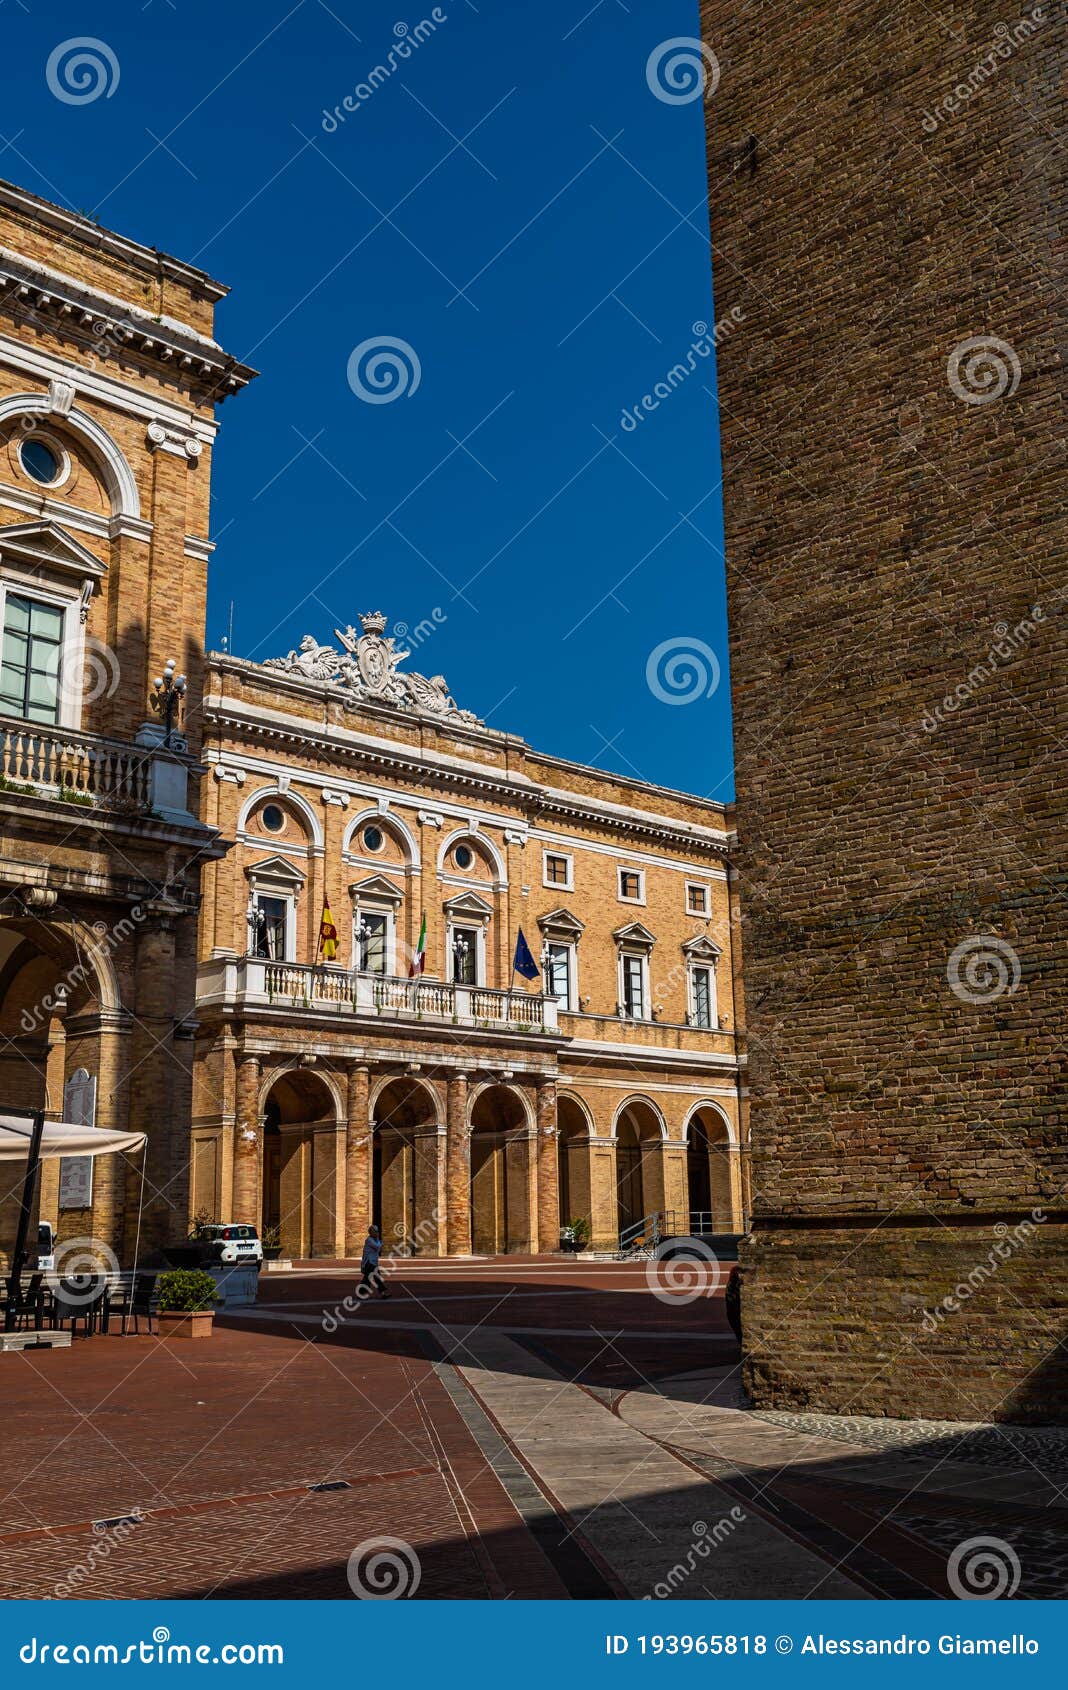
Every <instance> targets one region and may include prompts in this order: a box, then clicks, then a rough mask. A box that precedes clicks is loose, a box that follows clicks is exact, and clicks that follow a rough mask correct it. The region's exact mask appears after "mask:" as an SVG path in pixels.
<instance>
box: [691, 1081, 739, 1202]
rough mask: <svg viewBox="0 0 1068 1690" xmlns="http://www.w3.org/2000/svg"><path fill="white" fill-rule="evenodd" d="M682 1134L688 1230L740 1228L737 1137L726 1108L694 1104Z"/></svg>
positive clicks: (717, 1105)
mask: <svg viewBox="0 0 1068 1690" xmlns="http://www.w3.org/2000/svg"><path fill="white" fill-rule="evenodd" d="M683 1137H684V1138H685V1141H686V1185H687V1193H688V1202H689V1209H690V1231H691V1232H694V1233H698V1234H700V1233H712V1232H738V1231H740V1230H741V1224H740V1195H741V1192H740V1184H739V1178H740V1166H739V1155H738V1139H737V1134H736V1132H735V1130H734V1128H733V1125H732V1123H731V1120H730V1118H729V1116H728V1115H727V1113H726V1111H725V1110H724V1109H722V1108H721V1107H720V1105H719V1104H718V1103H713V1102H711V1101H709V1100H705V1101H702V1102H699V1103H695V1104H694V1105H693V1108H692V1109H691V1110H690V1111H689V1113H688V1115H687V1117H686V1122H685V1126H684V1128H683Z"/></svg>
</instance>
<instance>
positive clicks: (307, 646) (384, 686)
mask: <svg viewBox="0 0 1068 1690" xmlns="http://www.w3.org/2000/svg"><path fill="white" fill-rule="evenodd" d="M360 626H361V628H362V629H363V632H362V633H361V634H358V633H357V632H356V630H355V628H354V627H353V626H352V624H351V623H350V624H349V626H348V627H347V628H345V629H341V628H335V629H334V634H335V636H336V638H337V639H338V640H340V642H341V648H342V649H341V650H340V651H338V650H337V649H336V648H335V647H334V646H332V645H320V644H319V641H318V640H317V639H315V637H314V636H313V635H312V634H305V636H304V638H303V639H302V640H301V642H300V645H299V647H298V648H297V649H296V650H295V651H291V652H289V653H288V654H287V656H285V657H269V658H268V659H267V661H266V663H265V664H264V668H265V669H278V670H281V671H282V672H283V673H284V674H286V675H293V676H294V677H296V678H297V679H299V680H305V681H322V682H324V683H326V684H327V685H329V686H337V687H342V688H343V689H344V690H345V692H347V693H348V694H349V695H350V697H352V698H353V699H354V700H358V701H359V702H366V703H372V704H389V705H393V706H394V707H395V708H396V709H399V710H409V711H412V712H413V713H414V714H416V715H419V716H447V717H448V718H449V720H450V721H453V722H467V723H471V724H473V725H475V726H481V723H480V722H479V718H478V717H477V716H475V715H474V714H473V713H472V712H471V711H470V710H461V709H459V707H458V706H457V704H456V702H455V700H454V699H453V698H452V697H451V696H450V694H449V688H448V684H447V683H446V680H445V677H444V675H431V676H430V677H429V678H428V677H427V676H426V675H420V674H418V673H417V671H415V670H411V671H408V670H404V671H402V669H401V667H400V665H401V664H402V663H403V662H404V660H405V658H407V657H410V656H411V652H409V651H398V650H397V642H396V640H395V639H391V638H389V637H387V635H386V618H385V617H384V616H383V614H382V612H381V611H380V610H375V611H368V612H367V614H366V615H364V616H361V617H360Z"/></svg>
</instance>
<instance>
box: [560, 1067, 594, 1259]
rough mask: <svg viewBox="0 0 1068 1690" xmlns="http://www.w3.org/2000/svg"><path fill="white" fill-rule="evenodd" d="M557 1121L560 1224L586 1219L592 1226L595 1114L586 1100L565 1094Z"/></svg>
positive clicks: (562, 1093)
mask: <svg viewBox="0 0 1068 1690" xmlns="http://www.w3.org/2000/svg"><path fill="white" fill-rule="evenodd" d="M556 1120H557V1142H556V1153H557V1169H558V1172H557V1180H558V1189H559V1192H560V1221H561V1224H562V1225H564V1226H566V1225H567V1223H568V1222H569V1221H577V1220H585V1221H587V1222H589V1223H590V1226H591V1227H592V1224H593V1212H592V1211H593V1203H592V1191H591V1187H590V1156H591V1151H590V1143H589V1141H590V1137H591V1135H592V1134H593V1132H594V1130H595V1128H594V1120H593V1114H592V1112H591V1110H590V1107H589V1105H588V1104H587V1103H586V1101H585V1100H584V1099H583V1098H581V1097H578V1096H577V1095H576V1094H575V1093H574V1092H569V1091H562V1092H560V1093H559V1094H558V1096H557V1100H556Z"/></svg>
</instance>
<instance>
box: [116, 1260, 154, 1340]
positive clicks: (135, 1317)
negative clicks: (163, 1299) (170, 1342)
mask: <svg viewBox="0 0 1068 1690" xmlns="http://www.w3.org/2000/svg"><path fill="white" fill-rule="evenodd" d="M158 1278H159V1275H158V1274H155V1273H135V1274H133V1275H132V1276H131V1279H130V1283H129V1284H128V1285H120V1286H118V1287H117V1289H116V1292H115V1293H114V1294H112V1296H111V1297H110V1299H109V1304H108V1312H109V1314H118V1315H121V1316H122V1327H121V1331H122V1336H123V1337H124V1338H125V1336H126V1322H127V1321H128V1320H132V1321H133V1329H134V1333H135V1335H136V1334H137V1333H138V1331H139V1327H138V1322H139V1320H140V1318H141V1316H142V1315H143V1316H144V1318H145V1320H146V1321H147V1322H148V1330H149V1332H151V1331H152V1315H153V1312H154V1311H153V1307H152V1304H153V1302H154V1300H155V1295H156V1280H157V1279H158Z"/></svg>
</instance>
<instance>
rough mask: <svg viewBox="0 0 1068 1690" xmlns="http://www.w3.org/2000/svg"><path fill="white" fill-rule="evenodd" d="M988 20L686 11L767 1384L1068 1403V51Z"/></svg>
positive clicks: (915, 14) (992, 1405)
mask: <svg viewBox="0 0 1068 1690" xmlns="http://www.w3.org/2000/svg"><path fill="white" fill-rule="evenodd" d="M1004 17H1005V14H1004V11H1003V8H999V7H995V6H994V5H985V6H976V5H963V6H958V7H955V8H953V11H952V14H949V13H945V12H944V11H939V10H938V9H933V10H932V9H931V8H929V7H927V6H924V5H921V4H919V3H913V0H906V3H905V4H903V5H884V4H880V5H877V6H872V5H871V4H870V3H867V0H864V3H860V0H854V3H849V4H843V5H841V6H839V7H836V8H826V7H819V8H817V7H814V6H811V5H800V6H795V7H780V6H761V7H759V8H758V7H748V8H745V9H739V8H737V7H735V6H732V5H727V4H726V3H725V0H705V3H704V4H703V6H702V21H703V32H704V37H705V41H706V43H707V44H708V45H709V46H710V47H711V48H712V50H713V51H714V53H715V54H716V57H717V60H718V62H719V65H720V70H721V75H720V79H719V83H718V87H717V88H716V90H715V93H714V95H713V96H712V97H711V98H709V99H708V101H707V106H706V111H707V123H708V157H709V173H710V200H711V223H712V244H713V267H714V278H715V287H716V311H717V315H718V316H720V317H722V315H723V313H724V312H728V311H730V310H731V309H732V308H733V307H739V308H740V309H741V311H742V312H743V313H744V329H743V330H742V331H740V332H738V333H735V334H732V335H731V336H730V337H729V338H728V339H727V340H726V341H725V342H724V344H723V345H722V346H721V348H720V350H719V358H718V362H719V386H720V393H721V399H722V451H723V470H724V504H725V511H726V533H727V568H728V590H729V601H730V624H731V628H730V654H731V666H732V685H733V697H734V708H735V720H736V751H737V785H738V821H739V831H740V836H741V841H742V846H741V854H740V859H739V862H740V869H741V887H742V902H743V907H744V909H745V913H746V918H747V919H746V926H745V936H746V998H747V1004H748V1029H749V1035H750V1053H751V1054H750V1061H751V1074H752V1104H753V1115H752V1121H753V1126H752V1138H753V1184H754V1192H753V1198H754V1209H755V1215H756V1226H755V1232H754V1236H753V1239H752V1242H751V1244H750V1246H749V1248H748V1250H747V1252H746V1257H745V1272H744V1281H743V1283H744V1293H745V1295H744V1307H745V1312H746V1322H747V1349H748V1359H747V1376H748V1380H749V1384H750V1387H751V1389H752V1390H753V1391H754V1393H755V1395H756V1397H757V1399H758V1401H759V1402H761V1403H764V1404H772V1403H774V1404H778V1405H780V1406H781V1405H787V1404H798V1403H806V1404H810V1405H823V1406H826V1407H829V1408H834V1409H840V1410H845V1409H847V1408H852V1409H853V1410H863V1409H871V1410H873V1411H875V1412H890V1413H895V1414H910V1413H925V1414H939V1413H944V1414H946V1415H949V1416H953V1417H958V1418H963V1419H978V1418H981V1417H983V1416H986V1415H995V1416H999V1415H1000V1416H1005V1415H1031V1416H1043V1415H1050V1414H1063V1412H1064V1402H1065V1400H1066V1399H1068V1392H1066V1390H1065V1383H1066V1379H1065V1368H1064V1359H1063V1358H1064V1352H1063V1349H1059V1348H1058V1346H1059V1344H1060V1341H1061V1339H1062V1337H1063V1331H1064V1326H1063V1322H1064V1308H1065V1303H1066V1301H1068V1227H1066V1225H1065V1220H1066V1208H1068V1205H1066V1203H1065V1198H1064V1185H1065V1180H1066V1178H1068V1154H1066V1132H1065V1103H1064V1089H1063V1074H1064V1065H1065V1010H1066V998H1068V971H1066V958H1065V944H1064V938H1065V928H1066V921H1065V916H1066V913H1068V903H1066V899H1065V890H1066V876H1065V872H1064V870H1065V848H1066V843H1068V828H1066V816H1065V790H1066V779H1065V775H1066V771H1065V749H1064V741H1065V730H1066V726H1068V720H1066V711H1065V695H1066V691H1068V678H1066V677H1068V666H1066V651H1065V646H1066V640H1065V622H1064V606H1063V603H1062V599H1061V594H1062V591H1063V588H1064V582H1065V555H1066V546H1065V538H1066V536H1065V526H1066V524H1065V515H1064V425H1065V408H1064V399H1065V384H1064V369H1063V363H1062V355H1061V353H1060V351H1059V347H1062V346H1063V344H1064V323H1065V305H1064V296H1063V291H1059V288H1058V270H1057V266H1058V262H1059V261H1062V260H1061V253H1062V250H1063V229H1062V227H1061V226H1062V224H1063V216H1064V210H1065V200H1066V196H1065V177H1064V164H1063V160H1064V157H1065V154H1064V149H1063V146H1062V145H1061V144H1060V142H1059V141H1058V136H1063V134H1064V132H1065V121H1064V119H1065V110H1064V106H1065V87H1066V83H1065V78H1064V72H1065V69H1066V58H1068V45H1066V35H1065V29H1064V21H1065V20H1064V8H1063V6H1062V5H1060V4H1056V3H1055V4H1050V5H1047V6H1045V7H1039V8H1036V9H1034V10H1033V11H1027V12H1024V13H1021V15H1020V18H1018V19H1015V18H1008V19H1007V20H1006V21H1005V22H1003V21H1002V20H1003V18H1004ZM947 102H949V103H947ZM1059 230H1060V231H1061V232H1060V234H1058V231H1059ZM1058 241H1060V245H1058ZM1060 285H1061V287H1062V286H1063V271H1061V275H1060ZM977 337H981V338H982V340H983V341H984V342H986V343H987V349H986V351H983V350H982V349H979V352H978V361H977V362H976V361H974V359H975V351H976V349H975V348H972V347H969V346H967V345H966V344H965V343H968V342H971V341H974V340H975V339H976V338H977ZM991 337H996V341H997V342H998V343H1000V344H994V345H991V344H990V342H991ZM1033 1211H1037V1212H1038V1213H1039V1214H1040V1215H1041V1216H1042V1217H1045V1218H1042V1219H1040V1220H1038V1221H1037V1222H1032V1225H1033V1228H1034V1230H1033V1233H1028V1234H1026V1247H1015V1246H1014V1247H1013V1248H1012V1249H1010V1250H1009V1251H1008V1253H1007V1255H1005V1254H999V1253H998V1246H999V1245H1001V1246H1002V1248H1003V1249H1004V1245H1005V1239H1006V1238H1007V1237H1010V1238H1011V1237H1013V1236H1014V1229H1015V1228H1016V1227H1017V1226H1018V1225H1020V1224H1021V1223H1023V1222H1027V1221H1028V1220H1029V1218H1030V1217H1032V1212H1033ZM998 1227H1001V1228H1006V1227H1007V1228H1008V1229H1009V1231H1008V1233H1005V1232H1004V1231H1001V1232H999V1231H997V1230H996V1229H997V1228H998ZM991 1251H993V1252H994V1257H993V1267H992V1269H991V1272H990V1273H989V1274H986V1273H984V1272H983V1271H982V1264H983V1263H986V1262H988V1259H989V1258H990V1254H991ZM972 1273H975V1274H976V1276H977V1282H976V1283H974V1284H973V1283H970V1282H969V1283H968V1291H967V1294H966V1296H964V1297H963V1298H962V1297H959V1296H957V1297H956V1299H955V1300H956V1303H957V1305H958V1306H957V1307H956V1308H948V1309H946V1310H944V1311H943V1315H944V1317H940V1318H936V1319H935V1323H934V1330H930V1329H928V1328H925V1326H924V1310H925V1309H927V1310H930V1309H932V1308H933V1307H934V1306H935V1305H938V1304H940V1303H941V1301H942V1299H944V1298H945V1297H946V1296H947V1295H948V1296H950V1297H953V1296H954V1287H955V1286H957V1285H959V1284H960V1283H962V1282H968V1276H969V1274H972Z"/></svg>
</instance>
